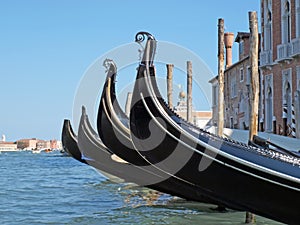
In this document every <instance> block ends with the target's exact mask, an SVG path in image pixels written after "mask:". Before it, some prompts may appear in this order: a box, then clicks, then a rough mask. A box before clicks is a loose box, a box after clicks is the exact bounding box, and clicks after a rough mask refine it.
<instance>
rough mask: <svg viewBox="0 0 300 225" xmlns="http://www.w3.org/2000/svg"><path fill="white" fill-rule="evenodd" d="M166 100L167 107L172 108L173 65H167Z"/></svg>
mask: <svg viewBox="0 0 300 225" xmlns="http://www.w3.org/2000/svg"><path fill="white" fill-rule="evenodd" d="M166 66H167V98H168V105H169V106H170V108H173V68H174V65H173V64H167V65H166Z"/></svg>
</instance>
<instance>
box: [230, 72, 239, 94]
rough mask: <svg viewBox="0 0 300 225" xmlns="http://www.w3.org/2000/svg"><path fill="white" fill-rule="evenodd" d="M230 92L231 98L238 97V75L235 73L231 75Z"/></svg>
mask: <svg viewBox="0 0 300 225" xmlns="http://www.w3.org/2000/svg"><path fill="white" fill-rule="evenodd" d="M230 87H231V88H230V89H231V91H230V93H231V98H234V97H236V95H237V86H236V76H235V74H233V76H232V77H231V82H230Z"/></svg>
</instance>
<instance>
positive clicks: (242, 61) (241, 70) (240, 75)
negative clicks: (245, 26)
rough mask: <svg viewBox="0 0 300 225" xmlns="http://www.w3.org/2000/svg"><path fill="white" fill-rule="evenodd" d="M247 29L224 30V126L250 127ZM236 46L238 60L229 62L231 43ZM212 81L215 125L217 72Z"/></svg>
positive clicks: (248, 36)
mask: <svg viewBox="0 0 300 225" xmlns="http://www.w3.org/2000/svg"><path fill="white" fill-rule="evenodd" d="M249 38H250V33H248V32H238V34H237V35H236V37H235V38H234V34H233V33H225V34H224V42H225V50H226V51H225V58H226V68H225V70H224V103H225V106H224V110H225V115H224V119H225V121H224V126H225V127H228V128H235V129H248V128H249V93H250V58H249V50H250V39H249ZM234 41H235V42H237V43H238V45H239V47H238V51H239V58H238V61H237V62H235V63H234V64H232V46H233V43H234ZM210 83H211V85H212V111H213V117H212V122H213V124H214V125H217V124H216V123H217V115H218V112H217V110H218V108H217V104H218V76H217V77H215V78H213V79H212V80H210Z"/></svg>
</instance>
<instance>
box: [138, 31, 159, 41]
mask: <svg viewBox="0 0 300 225" xmlns="http://www.w3.org/2000/svg"><path fill="white" fill-rule="evenodd" d="M146 37H147V39H148V40H155V38H154V37H153V35H152V34H150V33H148V32H146V31H140V32H138V33H137V34H136V35H135V42H138V43H142V42H143V41H144V40H145V39H146Z"/></svg>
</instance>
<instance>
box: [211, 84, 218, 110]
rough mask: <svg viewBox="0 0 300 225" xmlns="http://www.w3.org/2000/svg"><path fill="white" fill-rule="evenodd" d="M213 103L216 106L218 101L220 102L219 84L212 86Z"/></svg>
mask: <svg viewBox="0 0 300 225" xmlns="http://www.w3.org/2000/svg"><path fill="white" fill-rule="evenodd" d="M212 89H213V90H212V101H213V102H212V103H213V106H216V105H217V102H218V86H217V85H214V86H213V87H212Z"/></svg>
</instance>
